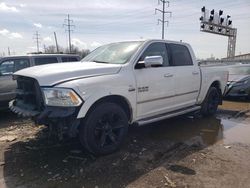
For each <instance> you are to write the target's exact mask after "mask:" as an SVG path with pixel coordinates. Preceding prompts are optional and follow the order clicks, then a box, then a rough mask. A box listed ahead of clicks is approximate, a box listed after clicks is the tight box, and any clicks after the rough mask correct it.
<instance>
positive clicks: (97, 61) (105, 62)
mask: <svg viewBox="0 0 250 188" xmlns="http://www.w3.org/2000/svg"><path fill="white" fill-rule="evenodd" d="M93 62H95V63H105V64H109V62H106V61H97V60H94V61H93Z"/></svg>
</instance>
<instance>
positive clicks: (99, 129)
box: [79, 102, 128, 155]
mask: <svg viewBox="0 0 250 188" xmlns="http://www.w3.org/2000/svg"><path fill="white" fill-rule="evenodd" d="M127 132H128V117H127V115H126V113H125V112H124V110H123V109H122V108H121V107H120V106H119V105H117V104H115V103H110V102H107V103H102V104H99V105H98V106H96V107H94V109H93V110H91V112H90V113H89V114H88V115H87V117H86V119H85V121H84V123H83V124H82V125H81V127H80V134H79V137H80V141H81V143H82V145H83V146H84V147H85V148H86V149H87V150H88V151H89V152H91V153H93V154H95V155H106V154H109V153H112V152H114V151H116V150H117V149H118V148H119V147H120V145H121V144H122V142H123V141H124V139H125V137H126V135H127Z"/></svg>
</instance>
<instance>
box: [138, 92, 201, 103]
mask: <svg viewBox="0 0 250 188" xmlns="http://www.w3.org/2000/svg"><path fill="white" fill-rule="evenodd" d="M197 92H199V90H194V91H190V92H186V93H180V94H176V95H169V96H166V97H160V98H154V99H149V100H145V101H139V102H137V104H142V103H146V102H152V101H157V100H162V99H168V98H172V97H178V96H182V95H188V94H191V93H197Z"/></svg>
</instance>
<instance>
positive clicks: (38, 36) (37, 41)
mask: <svg viewBox="0 0 250 188" xmlns="http://www.w3.org/2000/svg"><path fill="white" fill-rule="evenodd" d="M33 39H34V40H35V42H36V48H37V53H39V43H40V39H41V38H40V34H39V33H38V31H36V33H35V34H34V37H33Z"/></svg>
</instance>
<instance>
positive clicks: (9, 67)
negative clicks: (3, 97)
mask: <svg viewBox="0 0 250 188" xmlns="http://www.w3.org/2000/svg"><path fill="white" fill-rule="evenodd" d="M13 72H14V61H12V60H7V61H3V62H2V63H1V64H0V76H4V75H10V74H12V73H13Z"/></svg>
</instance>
